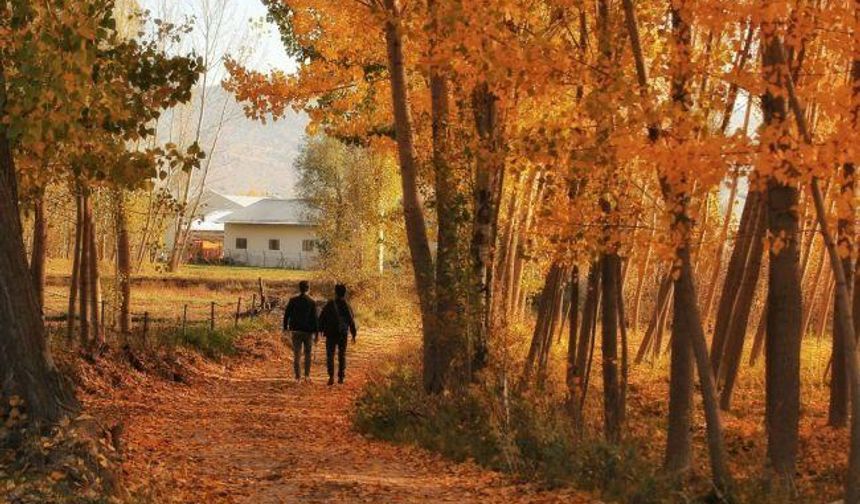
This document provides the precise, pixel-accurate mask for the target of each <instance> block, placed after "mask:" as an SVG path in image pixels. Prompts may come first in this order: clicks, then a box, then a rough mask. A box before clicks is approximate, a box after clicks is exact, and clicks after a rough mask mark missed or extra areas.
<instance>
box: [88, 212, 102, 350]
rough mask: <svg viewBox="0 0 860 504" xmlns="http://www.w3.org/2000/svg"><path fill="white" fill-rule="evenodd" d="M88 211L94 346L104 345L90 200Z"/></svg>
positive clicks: (96, 254) (100, 294)
mask: <svg viewBox="0 0 860 504" xmlns="http://www.w3.org/2000/svg"><path fill="white" fill-rule="evenodd" d="M87 205H88V209H87V212H86V215H87V217H88V219H87V238H88V239H89V242H90V243H89V250H90V253H89V260H90V262H89V264H88V268H89V269H88V271H87V275H88V276H89V282H88V284H89V287H90V289H89V294H90V302H89V308H90V331H91V332H92V340H93V343H95V344H96V346H101V345H102V344H104V340H105V333H104V327H102V320H101V316H100V312H99V309H100V307H101V302H102V289H101V277H100V275H99V252H98V247H97V246H96V245H97V243H98V241H97V240H96V219H95V215H94V214H93V210H92V200H91V199H90V198H87Z"/></svg>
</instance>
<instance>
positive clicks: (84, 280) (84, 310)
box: [78, 187, 93, 348]
mask: <svg viewBox="0 0 860 504" xmlns="http://www.w3.org/2000/svg"><path fill="white" fill-rule="evenodd" d="M89 200H90V196H89V189H88V188H86V187H84V188H82V192H81V207H82V209H83V210H82V213H81V217H82V219H81V268H80V272H79V278H78V279H79V280H80V288H79V289H78V294H79V297H80V302H79V303H78V310H79V311H78V319H79V320H80V326H81V333H80V334H79V335H78V336H79V338H80V342H81V347H82V348H86V347H88V346H89V344H90V309H89V304H90V290H91V289H92V286H91V285H90V281H91V280H92V277H91V276H90V273H89V272H90V260H91V259H90V256H91V254H92V253H93V250H92V248H91V243H92V241H91V240H90V225H89V222H90V220H91V219H92V206H91V205H90V201H89Z"/></svg>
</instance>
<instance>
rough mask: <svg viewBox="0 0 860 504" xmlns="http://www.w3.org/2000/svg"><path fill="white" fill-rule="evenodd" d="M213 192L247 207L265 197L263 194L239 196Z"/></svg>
mask: <svg viewBox="0 0 860 504" xmlns="http://www.w3.org/2000/svg"><path fill="white" fill-rule="evenodd" d="M213 192H214V191H213ZM215 194H217V195H218V196H221V197H222V198H225V199H228V200H230V201H232V202H233V203H235V204H237V205H239V206H241V207H243V208H244V207H249V206H251V205H253V204H254V203H257V202H259V201H261V200H263V199H265V198H264V197H263V196H239V195H237V194H221V193H215Z"/></svg>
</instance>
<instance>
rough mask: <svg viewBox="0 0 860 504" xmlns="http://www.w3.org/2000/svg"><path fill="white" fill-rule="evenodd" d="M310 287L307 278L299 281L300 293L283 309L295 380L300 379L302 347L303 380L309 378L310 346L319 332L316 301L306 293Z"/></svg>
mask: <svg viewBox="0 0 860 504" xmlns="http://www.w3.org/2000/svg"><path fill="white" fill-rule="evenodd" d="M310 288H311V287H310V284H309V283H308V282H307V280H302V281H301V282H299V292H300V294H299V295H298V296H296V297H294V298H291V299H290V302H289V303H287V309H286V310H284V331H290V332H292V333H293V371H295V373H296V381H299V380H300V379H301V374H300V373H299V371H300V365H299V361H300V360H301V356H302V349H304V354H305V380H307V381H309V380H310V376H311V348H312V345H313V343H314V341H313V338H314V336H315V335H316V333H317V332H319V321H318V319H317V303H316V301H314V300H313V298H312V297H311V296H310V295H309V294H308V292H309V291H310Z"/></svg>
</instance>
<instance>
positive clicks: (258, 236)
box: [220, 198, 318, 269]
mask: <svg viewBox="0 0 860 504" xmlns="http://www.w3.org/2000/svg"><path fill="white" fill-rule="evenodd" d="M220 222H221V223H222V224H223V225H224V259H225V260H226V261H230V262H233V263H235V264H243V265H247V266H258V267H264V268H289V269H312V268H314V267H315V266H316V262H317V257H318V250H317V224H316V219H315V212H314V211H313V209H312V208H311V207H310V205H309V204H308V202H307V201H306V200H302V199H279V198H264V199H262V200H260V201H258V202H257V203H254V204H252V205H250V206H248V207H246V208H243V209H240V210H236V211H234V212H232V213H230V215H227V216H225V217H223V218H221V219H220Z"/></svg>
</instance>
